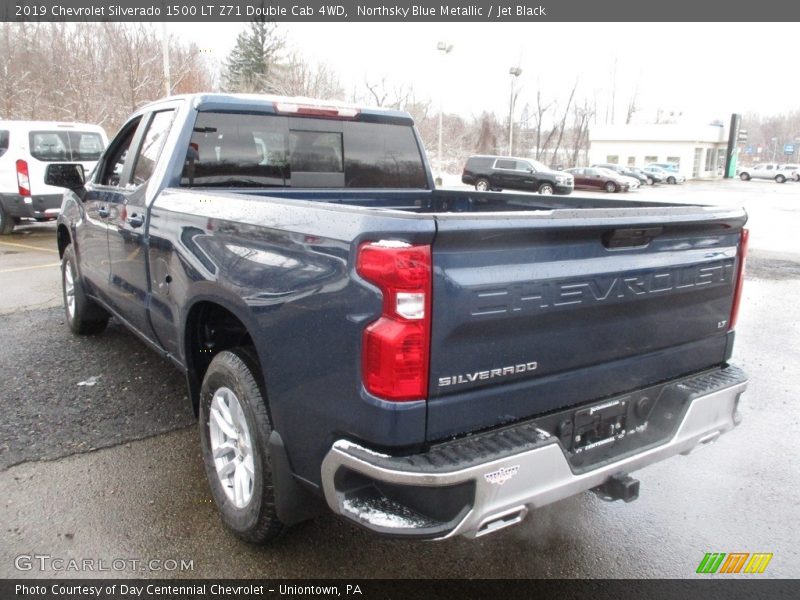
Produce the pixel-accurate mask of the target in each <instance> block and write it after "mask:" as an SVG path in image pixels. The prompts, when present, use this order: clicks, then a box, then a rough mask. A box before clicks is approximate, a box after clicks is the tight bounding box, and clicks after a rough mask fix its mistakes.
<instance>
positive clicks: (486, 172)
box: [461, 156, 575, 194]
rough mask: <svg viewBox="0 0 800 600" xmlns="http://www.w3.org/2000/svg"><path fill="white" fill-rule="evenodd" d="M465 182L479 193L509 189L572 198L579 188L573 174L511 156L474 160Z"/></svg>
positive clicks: (469, 166) (472, 159)
mask: <svg viewBox="0 0 800 600" xmlns="http://www.w3.org/2000/svg"><path fill="white" fill-rule="evenodd" d="M461 181H462V182H463V183H466V184H468V185H474V186H475V189H476V190H478V191H479V192H485V191H489V190H498V191H499V190H503V189H508V190H520V191H526V192H539V193H540V194H571V193H572V190H573V189H574V187H575V182H574V181H573V179H572V175H570V174H569V173H564V172H563V171H553V170H552V169H549V168H547V167H546V166H545V165H543V164H542V163H540V162H537V161H535V160H532V159H530V158H514V157H511V156H470V157H469V159H467V164H466V165H465V166H464V173H463V174H462V175H461Z"/></svg>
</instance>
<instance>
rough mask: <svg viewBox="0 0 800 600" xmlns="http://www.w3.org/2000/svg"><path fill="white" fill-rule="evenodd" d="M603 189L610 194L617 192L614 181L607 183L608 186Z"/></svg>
mask: <svg viewBox="0 0 800 600" xmlns="http://www.w3.org/2000/svg"><path fill="white" fill-rule="evenodd" d="M603 187H604V188H605V190H606V191H607V192H608V193H609V194H610V193H613V192H616V191H617V184H616V183H614V182H613V181H606V184H605V186H603Z"/></svg>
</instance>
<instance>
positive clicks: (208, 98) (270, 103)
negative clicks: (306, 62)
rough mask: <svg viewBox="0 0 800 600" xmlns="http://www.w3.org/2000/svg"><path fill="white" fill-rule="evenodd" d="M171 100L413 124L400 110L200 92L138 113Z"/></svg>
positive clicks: (206, 108) (206, 107) (219, 107)
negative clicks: (353, 114)
mask: <svg viewBox="0 0 800 600" xmlns="http://www.w3.org/2000/svg"><path fill="white" fill-rule="evenodd" d="M174 100H186V101H189V102H191V103H192V105H193V106H194V108H195V109H196V110H198V111H211V110H226V109H227V110H231V109H236V110H255V111H258V112H267V113H275V114H278V113H279V112H280V111H279V110H276V105H278V104H287V105H300V106H308V107H329V108H338V109H352V110H355V111H357V112H358V115H359V116H360V117H364V116H367V117H369V120H371V121H386V122H407V123H408V124H412V123H413V122H414V121H413V119H412V117H411V115H410V114H409V113H407V112H405V111H402V110H394V109H389V108H384V107H372V106H363V105H359V104H351V103H346V102H341V101H338V100H324V99H321V98H308V97H305V96H276V95H271V94H221V93H199V94H181V95H178V96H170V97H168V98H162V99H161V100H157V101H155V102H151V103H149V104H147V105H145V106H143V107H142V108H141V109H140V110H146V109H149V108H152V107H154V106H158V105H159V104H162V103H164V102H171V101H174Z"/></svg>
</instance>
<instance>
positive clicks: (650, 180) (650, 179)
mask: <svg viewBox="0 0 800 600" xmlns="http://www.w3.org/2000/svg"><path fill="white" fill-rule="evenodd" d="M645 183H646V184H647V185H653V184H654V183H655V181H653V178H652V177H648V178H647V179H646V180H645Z"/></svg>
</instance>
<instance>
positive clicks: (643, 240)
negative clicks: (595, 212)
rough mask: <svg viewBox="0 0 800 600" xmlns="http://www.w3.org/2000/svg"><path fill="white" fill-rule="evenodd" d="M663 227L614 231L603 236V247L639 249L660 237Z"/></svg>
mask: <svg viewBox="0 0 800 600" xmlns="http://www.w3.org/2000/svg"><path fill="white" fill-rule="evenodd" d="M663 231H664V228H663V227H645V228H642V227H639V228H632V229H614V230H613V231H607V232H606V233H604V234H603V246H605V247H606V248H609V249H613V248H641V247H642V246H647V244H649V243H650V242H652V241H653V238H655V237H657V236H659V235H661V232H663Z"/></svg>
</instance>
